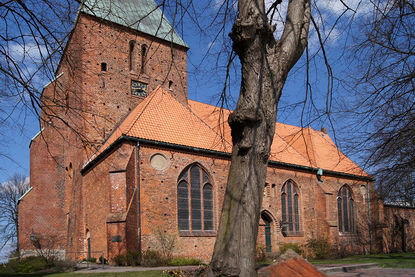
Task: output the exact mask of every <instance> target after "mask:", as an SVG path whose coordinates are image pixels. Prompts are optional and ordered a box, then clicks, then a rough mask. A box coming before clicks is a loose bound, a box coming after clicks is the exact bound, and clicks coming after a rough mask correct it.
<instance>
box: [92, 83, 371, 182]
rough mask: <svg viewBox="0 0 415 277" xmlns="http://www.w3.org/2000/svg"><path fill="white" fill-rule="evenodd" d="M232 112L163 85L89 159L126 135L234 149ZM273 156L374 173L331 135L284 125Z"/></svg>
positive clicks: (277, 134) (350, 171)
mask: <svg viewBox="0 0 415 277" xmlns="http://www.w3.org/2000/svg"><path fill="white" fill-rule="evenodd" d="M230 113H231V111H230V110H227V109H220V108H218V107H215V106H212V105H208V104H204V103H200V102H197V101H193V100H189V106H185V105H183V104H182V103H180V102H179V101H177V100H176V99H175V98H174V97H173V96H172V95H171V94H170V93H168V92H167V91H165V90H164V89H162V88H161V87H158V88H156V89H155V90H154V91H153V92H152V93H150V95H149V96H148V97H147V98H146V99H144V101H143V102H141V103H140V104H139V105H138V106H137V107H136V108H135V109H134V110H133V111H132V112H131V113H130V114H129V115H128V116H127V118H126V119H125V120H124V121H123V122H122V123H121V125H120V126H119V127H118V128H117V129H116V130H115V131H114V133H113V134H112V135H111V136H110V137H109V138H108V140H107V141H106V142H105V143H104V145H103V146H102V147H101V148H100V149H99V150H98V152H97V153H96V154H94V156H93V157H91V159H90V160H89V161H88V163H89V162H90V161H92V160H93V159H95V158H96V157H97V156H98V155H99V154H101V153H102V152H103V151H104V150H105V149H107V148H108V147H109V146H110V145H111V144H112V143H114V142H115V141H116V140H117V139H118V138H120V137H121V136H122V135H124V136H128V137H136V138H140V139H146V140H151V141H158V142H164V143H169V144H175V145H182V146H188V147H194V148H199V149H206V150H213V151H219V152H225V153H230V152H231V151H232V139H231V130H230V127H229V125H228V124H227V118H228V116H229V114H230ZM270 160H271V161H276V162H283V163H287V164H294V165H299V166H306V167H313V168H322V169H323V170H331V171H336V172H341V173H348V174H354V175H360V176H369V175H368V174H367V173H366V172H364V171H363V170H362V169H361V168H360V167H359V166H357V165H356V164H355V163H353V162H352V161H351V160H350V159H349V158H347V157H346V156H345V155H344V154H343V153H341V152H340V150H339V149H338V148H337V146H336V145H335V144H334V142H333V141H332V140H331V138H330V137H329V136H328V135H327V134H324V133H323V132H319V131H315V130H313V129H311V128H300V127H297V126H292V125H287V124H283V123H277V124H276V131H275V136H274V141H273V143H272V146H271V154H270Z"/></svg>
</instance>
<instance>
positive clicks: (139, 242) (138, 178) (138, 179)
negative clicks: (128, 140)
mask: <svg viewBox="0 0 415 277" xmlns="http://www.w3.org/2000/svg"><path fill="white" fill-rule="evenodd" d="M136 154H137V155H136V158H137V223H138V251H139V253H141V203H140V142H138V141H137V147H136Z"/></svg>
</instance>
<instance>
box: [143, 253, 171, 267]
mask: <svg viewBox="0 0 415 277" xmlns="http://www.w3.org/2000/svg"><path fill="white" fill-rule="evenodd" d="M167 264H168V263H167V260H166V259H164V258H163V256H162V255H161V254H160V252H158V251H154V250H146V251H144V252H143V253H142V256H141V265H142V266H162V265H167Z"/></svg>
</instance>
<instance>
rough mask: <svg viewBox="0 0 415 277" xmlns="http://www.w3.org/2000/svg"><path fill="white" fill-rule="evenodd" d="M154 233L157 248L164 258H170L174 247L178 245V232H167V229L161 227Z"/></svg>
mask: <svg viewBox="0 0 415 277" xmlns="http://www.w3.org/2000/svg"><path fill="white" fill-rule="evenodd" d="M154 233H155V239H156V242H157V243H156V249H157V250H158V252H159V253H160V255H161V256H162V258H163V259H164V260H166V261H168V260H170V259H171V258H172V256H173V250H174V247H175V246H176V241H177V237H176V234H170V233H167V232H166V230H163V229H161V228H158V229H156V230H155V231H154Z"/></svg>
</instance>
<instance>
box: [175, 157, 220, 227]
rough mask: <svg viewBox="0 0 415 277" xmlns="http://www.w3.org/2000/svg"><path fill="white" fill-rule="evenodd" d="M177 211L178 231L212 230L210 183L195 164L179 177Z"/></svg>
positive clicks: (211, 188) (211, 191)
mask: <svg viewBox="0 0 415 277" xmlns="http://www.w3.org/2000/svg"><path fill="white" fill-rule="evenodd" d="M177 210H178V227H179V230H180V231H213V230H214V220H213V186H212V181H211V179H210V177H209V175H208V173H207V172H206V171H205V170H204V169H203V168H202V167H201V166H200V165H199V164H197V163H196V164H192V165H190V166H188V167H187V168H186V169H184V170H183V171H182V173H181V174H180V175H179V178H178V185H177Z"/></svg>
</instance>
